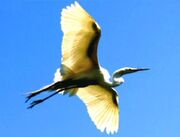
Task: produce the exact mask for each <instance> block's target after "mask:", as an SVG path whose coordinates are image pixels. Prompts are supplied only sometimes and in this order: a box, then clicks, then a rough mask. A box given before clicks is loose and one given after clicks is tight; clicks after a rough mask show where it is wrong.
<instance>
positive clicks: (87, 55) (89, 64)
mask: <svg viewBox="0 0 180 137" xmlns="http://www.w3.org/2000/svg"><path fill="white" fill-rule="evenodd" d="M61 15H62V16H61V28H62V31H63V33H64V36H63V42H62V65H64V66H66V67H68V68H69V69H70V70H71V71H73V72H74V73H79V72H83V71H86V70H89V69H91V68H94V67H98V59H97V45H98V41H99V38H100V35H101V30H100V27H99V25H98V24H97V23H96V22H95V20H94V19H93V18H92V17H91V16H90V15H89V14H88V13H87V12H86V11H85V10H84V9H83V8H82V7H81V6H80V5H79V4H78V3H77V2H75V3H74V4H71V6H67V7H66V8H65V9H63V10H62V13H61Z"/></svg>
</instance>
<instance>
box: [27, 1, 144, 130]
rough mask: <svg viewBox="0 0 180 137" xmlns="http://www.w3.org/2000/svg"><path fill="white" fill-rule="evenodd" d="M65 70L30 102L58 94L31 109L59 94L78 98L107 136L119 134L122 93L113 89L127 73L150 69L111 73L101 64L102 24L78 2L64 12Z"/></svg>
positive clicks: (63, 64)
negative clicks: (48, 94) (98, 54)
mask: <svg viewBox="0 0 180 137" xmlns="http://www.w3.org/2000/svg"><path fill="white" fill-rule="evenodd" d="M61 15H62V16H61V28H62V31H63V33H64V36H63V42H62V62H61V64H62V65H61V68H60V69H58V70H57V71H56V73H55V77H54V83H52V84H50V85H48V86H46V87H44V88H42V89H40V90H37V91H34V92H31V93H30V94H29V95H28V97H27V101H28V100H29V99H31V98H32V97H34V96H36V95H38V94H40V93H41V92H44V91H54V93H53V94H51V95H50V96H48V97H46V98H44V99H40V100H36V101H34V102H32V103H31V105H30V106H29V108H32V107H34V106H35V105H37V104H39V103H41V102H43V101H44V100H46V99H48V98H50V97H52V96H54V95H55V94H57V93H64V94H66V93H69V94H70V95H77V96H78V97H79V98H80V99H81V100H82V101H83V102H84V103H85V104H86V106H87V110H88V113H89V115H90V117H91V119H92V121H93V122H94V123H95V125H96V126H97V128H98V129H100V130H101V131H104V130H106V132H107V133H114V132H117V131H118V127H119V107H118V94H117V92H116V91H115V89H114V88H113V87H116V86H119V85H120V84H122V83H123V82H124V79H123V78H122V77H121V76H122V75H124V74H128V73H133V72H136V71H142V70H147V69H139V68H129V67H127V68H122V69H119V70H117V71H115V72H114V74H113V75H112V78H111V80H110V79H109V78H110V76H109V73H108V72H107V70H105V69H104V68H102V67H101V66H100V65H99V63H98V57H97V47H98V42H99V39H100V36H101V29H100V26H99V25H98V23H97V22H96V21H95V20H94V19H93V18H92V17H91V16H90V15H89V14H88V13H87V12H86V11H85V10H84V9H83V8H82V7H81V6H80V5H79V4H78V3H77V2H75V3H74V4H71V6H67V7H66V8H65V9H63V10H62V13H61Z"/></svg>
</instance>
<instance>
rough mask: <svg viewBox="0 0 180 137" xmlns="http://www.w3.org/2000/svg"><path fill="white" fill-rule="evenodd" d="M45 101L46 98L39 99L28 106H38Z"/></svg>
mask: <svg viewBox="0 0 180 137" xmlns="http://www.w3.org/2000/svg"><path fill="white" fill-rule="evenodd" d="M43 101H44V99H39V100H35V101H33V102H32V103H31V104H30V106H29V107H28V109H30V108H33V107H34V106H36V105H37V104H40V103H42V102H43Z"/></svg>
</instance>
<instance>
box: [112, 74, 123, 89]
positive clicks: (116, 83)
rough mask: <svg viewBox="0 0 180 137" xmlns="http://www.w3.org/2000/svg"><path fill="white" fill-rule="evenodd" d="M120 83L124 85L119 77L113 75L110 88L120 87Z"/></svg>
mask: <svg viewBox="0 0 180 137" xmlns="http://www.w3.org/2000/svg"><path fill="white" fill-rule="evenodd" d="M122 83H124V79H123V78H122V77H121V76H116V75H115V74H113V76H112V83H111V86H112V87H117V86H119V85H121V84H122Z"/></svg>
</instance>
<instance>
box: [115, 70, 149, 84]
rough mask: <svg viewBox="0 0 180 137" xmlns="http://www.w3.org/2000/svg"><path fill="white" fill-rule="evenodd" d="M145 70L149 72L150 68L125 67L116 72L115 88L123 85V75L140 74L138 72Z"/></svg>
mask: <svg viewBox="0 0 180 137" xmlns="http://www.w3.org/2000/svg"><path fill="white" fill-rule="evenodd" d="M144 70H149V69H148V68H131V67H124V68H121V69H118V70H116V71H115V72H114V73H113V83H114V86H118V85H120V84H122V83H123V82H124V79H123V78H122V76H123V75H125V74H130V73H134V72H138V71H144Z"/></svg>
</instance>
